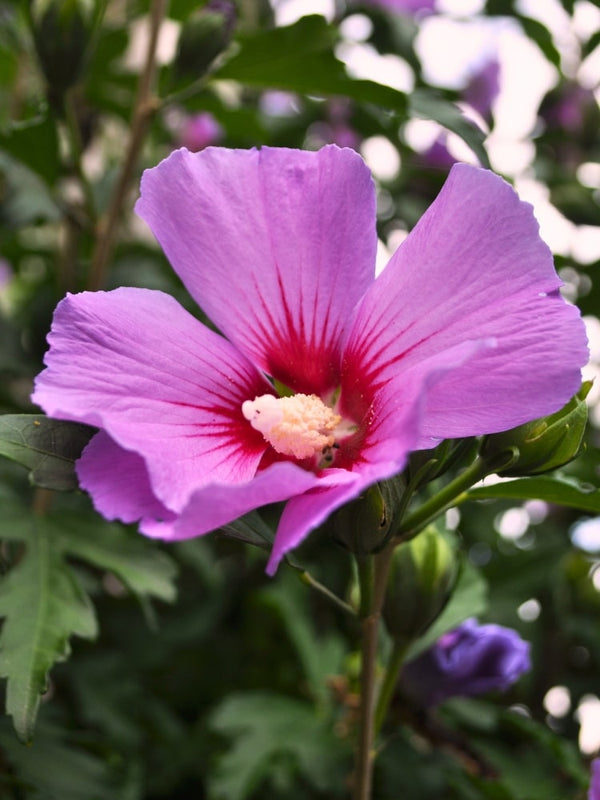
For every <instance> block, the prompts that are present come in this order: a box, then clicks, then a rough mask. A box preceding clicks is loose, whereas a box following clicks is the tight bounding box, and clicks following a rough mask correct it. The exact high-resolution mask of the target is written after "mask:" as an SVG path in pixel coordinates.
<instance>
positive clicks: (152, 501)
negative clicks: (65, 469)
mask: <svg viewBox="0 0 600 800" xmlns="http://www.w3.org/2000/svg"><path fill="white" fill-rule="evenodd" d="M77 476H78V477H79V485H80V486H81V488H82V489H84V490H85V491H86V492H89V494H90V495H91V497H92V501H93V503H94V508H95V509H96V511H98V512H99V513H100V514H102V516H103V517H106V519H119V520H121V522H138V521H140V520H141V525H140V528H141V530H142V531H144V529H145V528H146V527H149V528H151V529H152V530H153V531H155V533H154V535H158V534H157V533H156V531H157V530H161V531H162V538H168V534H169V531H170V529H171V523H172V522H173V520H174V519H175V518H176V515H175V514H173V513H172V512H171V511H169V509H168V508H166V507H165V506H164V505H163V504H162V503H161V502H160V500H158V499H157V498H156V497H155V495H154V493H153V491H152V487H151V485H150V478H149V477H148V470H147V468H146V462H145V461H144V459H143V458H142V457H141V456H140V455H138V454H137V453H133V452H131V451H130V450H123V448H122V447H119V445H118V444H116V442H113V440H112V439H111V438H110V436H108V435H107V434H106V433H105V432H104V431H100V432H99V433H97V434H96V435H95V436H94V438H93V439H92V440H91V441H90V443H89V444H88V445H87V447H86V448H85V450H84V451H83V453H82V455H81V458H80V459H79V461H78V462H77ZM144 532H145V531H144Z"/></svg>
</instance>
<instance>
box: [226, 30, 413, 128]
mask: <svg viewBox="0 0 600 800" xmlns="http://www.w3.org/2000/svg"><path fill="white" fill-rule="evenodd" d="M334 42H335V29H334V28H332V27H330V26H328V25H327V23H326V22H325V20H324V18H323V17H321V16H316V15H315V16H306V17H302V18H301V19H299V20H298V22H296V23H295V24H294V25H289V26H287V27H279V28H274V29H272V30H267V31H261V32H259V33H255V34H254V35H252V36H248V37H246V38H244V39H242V40H241V41H240V50H239V51H238V52H237V53H236V54H235V55H234V56H232V58H230V59H229V60H228V61H227V62H226V63H225V64H224V65H223V66H222V67H221V68H220V69H218V70H217V71H216V72H215V73H214V74H213V77H214V78H216V79H227V80H235V81H239V82H240V83H242V84H246V85H247V86H255V87H257V88H261V89H265V88H279V89H285V90H288V91H291V92H299V93H300V94H310V95H320V96H328V95H343V96H346V97H351V98H353V99H354V100H358V101H359V102H366V103H374V104H376V105H379V106H381V107H382V108H387V109H390V110H392V111H396V112H398V113H401V114H404V113H405V112H406V97H405V95H404V94H403V93H402V92H399V91H397V90H396V89H392V88H391V87H390V86H384V85H383V84H379V83H375V82H374V81H369V80H354V79H352V78H350V77H349V76H348V75H347V74H346V69H345V67H344V65H343V63H342V62H341V61H339V60H338V59H337V58H336V57H335V55H334V53H333V45H334Z"/></svg>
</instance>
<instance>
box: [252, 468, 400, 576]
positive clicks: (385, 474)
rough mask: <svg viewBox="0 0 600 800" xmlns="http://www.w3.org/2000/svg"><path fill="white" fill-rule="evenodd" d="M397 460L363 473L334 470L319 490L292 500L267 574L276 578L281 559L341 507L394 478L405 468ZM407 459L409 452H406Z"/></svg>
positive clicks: (365, 470) (278, 534) (283, 514)
mask: <svg viewBox="0 0 600 800" xmlns="http://www.w3.org/2000/svg"><path fill="white" fill-rule="evenodd" d="M398 455H399V459H398V460H397V461H392V462H385V461H381V462H379V463H377V464H369V465H362V467H361V469H360V471H357V472H348V471H346V470H331V471H330V472H329V473H328V474H326V475H324V476H323V477H322V478H321V479H320V480H319V483H318V485H317V486H316V487H314V488H313V489H311V490H310V491H308V492H306V493H305V494H302V495H299V496H296V497H292V499H291V500H290V501H289V502H288V503H287V504H286V506H285V508H284V509H283V513H282V515H281V519H280V520H279V526H278V528H277V534H276V536H275V541H274V543H273V549H272V551H271V557H270V558H269V562H268V564H267V574H269V575H273V574H274V573H275V571H276V570H277V567H278V566H279V563H280V561H281V559H282V558H283V557H284V556H285V554H286V553H289V551H290V550H293V549H294V547H297V546H298V545H299V544H300V543H301V542H302V541H303V540H304V539H305V538H306V537H307V536H308V534H309V533H310V531H312V530H314V529H315V528H317V527H318V526H319V525H321V524H322V523H323V522H324V521H325V520H326V519H327V517H328V516H329V515H330V514H332V513H333V512H334V511H336V510H337V509H338V508H340V507H341V506H343V505H344V503H349V502H350V501H351V500H355V499H356V498H357V497H358V496H359V495H360V494H361V493H362V492H363V491H364V490H365V489H366V488H367V487H369V486H371V485H372V484H374V483H375V482H376V481H378V480H385V479H386V478H390V477H391V476H392V475H395V474H396V473H398V472H399V470H400V469H401V468H402V466H403V462H404V461H405V460H406V459H405V458H404V459H402V458H401V456H400V453H398ZM404 456H406V452H405V453H404Z"/></svg>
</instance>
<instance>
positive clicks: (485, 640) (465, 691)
mask: <svg viewBox="0 0 600 800" xmlns="http://www.w3.org/2000/svg"><path fill="white" fill-rule="evenodd" d="M529 669H531V661H530V655H529V643H528V642H526V641H524V640H523V639H521V637H520V636H519V634H518V633H517V632H516V631H514V630H512V629H511V628H503V627H501V626H500V625H479V624H478V623H477V621H476V620H475V619H468V620H466V621H465V622H463V623H462V624H461V625H459V626H458V628H455V629H454V630H453V631H449V632H448V633H446V634H444V635H443V636H441V637H440V638H439V639H438V641H437V642H436V643H435V644H434V645H433V647H430V648H429V650H426V651H425V652H424V653H422V654H421V655H420V656H418V657H417V658H415V659H414V661H411V662H410V663H408V664H407V665H406V667H405V668H404V671H403V673H402V682H403V684H404V686H405V688H406V690H407V691H408V692H411V693H412V694H414V695H415V696H416V698H417V699H418V700H420V702H422V703H423V704H424V705H427V706H435V705H438V704H439V703H441V702H443V701H444V700H446V699H447V698H449V697H456V696H471V695H477V694H482V693H484V692H488V691H490V690H492V689H499V690H501V691H504V690H506V689H508V688H509V687H510V686H512V684H513V683H515V682H516V681H517V680H518V679H519V677H520V676H521V675H522V674H523V673H524V672H527V671H528V670H529Z"/></svg>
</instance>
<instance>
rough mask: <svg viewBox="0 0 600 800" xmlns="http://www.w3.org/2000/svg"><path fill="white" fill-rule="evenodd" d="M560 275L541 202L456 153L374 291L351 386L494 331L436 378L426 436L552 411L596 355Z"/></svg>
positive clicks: (506, 424)
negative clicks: (539, 216)
mask: <svg viewBox="0 0 600 800" xmlns="http://www.w3.org/2000/svg"><path fill="white" fill-rule="evenodd" d="M559 286H560V281H559V279H558V276H557V275H556V272H555V270H554V266H553V263H552V256H551V253H550V251H549V249H548V248H547V247H546V245H545V244H544V243H543V242H542V240H541V239H540V238H539V234H538V225H537V222H536V221H535V218H534V216H533V213H532V209H531V206H530V205H529V204H527V203H523V202H522V201H520V200H519V198H518V197H517V195H516V194H515V192H514V191H513V189H512V188H511V187H510V186H509V185H508V184H507V183H506V182H504V181H503V180H502V179H501V178H499V177H498V176H496V175H494V174H493V173H491V172H488V171H486V170H482V169H478V168H476V167H471V166H468V165H466V164H459V165H456V166H455V167H454V168H453V169H452V171H451V173H450V176H449V178H448V180H447V181H446V184H445V185H444V187H443V189H442V191H441V192H440V194H439V196H438V198H437V199H436V201H435V202H434V203H433V205H432V206H431V207H430V208H429V210H428V211H427V212H426V214H425V215H424V216H423V218H422V219H421V220H420V222H419V224H418V225H417V226H416V227H415V229H414V230H413V231H412V233H411V234H410V235H409V236H408V238H407V239H406V240H405V241H404V242H403V244H402V245H401V246H400V248H399V249H398V251H397V252H396V253H395V254H394V256H393V257H392V259H391V261H390V263H389V265H388V266H387V268H386V269H385V270H384V271H383V273H382V274H381V275H380V276H379V278H378V279H377V281H376V282H375V283H374V284H373V286H372V287H371V289H370V290H369V291H368V292H367V294H366V296H365V300H364V302H363V304H362V305H361V307H360V309H359V311H358V314H357V317H356V320H355V325H354V327H353V330H352V332H351V334H350V337H349V342H348V346H347V348H346V353H345V357H344V359H345V360H344V377H343V384H342V385H343V392H344V393H346V394H348V395H351V394H352V388H353V387H354V386H356V385H363V386H365V385H367V386H370V387H371V389H372V390H373V391H376V390H377V389H378V388H379V387H381V386H383V385H385V384H386V383H387V382H389V381H392V380H396V379H398V377H399V376H400V378H403V377H405V378H406V379H408V378H409V377H410V372H411V370H413V369H414V368H415V367H416V366H418V365H419V364H423V363H424V362H425V361H426V360H427V359H433V363H435V362H437V363H440V362H442V361H443V358H444V353H445V352H448V351H450V350H451V349H452V348H456V347H460V345H461V343H465V342H469V341H471V342H474V343H476V342H477V341H480V342H484V343H485V342H486V341H487V342H488V343H493V344H494V346H493V347H486V346H483V347H480V348H475V349H474V350H473V355H472V357H471V358H470V359H467V360H466V361H465V362H464V363H463V364H462V365H461V366H457V367H456V368H455V369H452V370H449V371H448V372H447V374H446V375H445V376H443V377H442V378H441V379H440V380H438V381H437V382H436V383H435V384H434V385H432V386H431V387H430V390H429V393H428V400H427V406H426V411H425V416H424V420H423V425H422V434H423V437H424V438H423V442H425V441H426V440H427V437H430V436H431V437H438V438H449V437H460V436H472V435H478V434H482V433H491V432H494V431H500V430H506V429H507V428H511V427H513V426H515V425H518V424H521V423H523V422H525V421H527V420H531V419H534V418H536V417H539V416H543V415H546V414H550V413H552V412H554V411H556V410H557V409H558V408H560V407H561V406H562V405H563V404H564V403H565V402H566V401H567V400H568V399H569V398H570V397H571V396H572V395H573V394H574V393H575V392H576V391H577V390H578V388H579V386H580V382H581V376H580V367H581V366H582V365H583V364H584V363H585V361H586V359H587V348H586V338H585V330H584V326H583V323H582V322H581V319H580V318H579V312H578V311H577V309H576V308H574V307H573V306H569V305H568V304H567V303H566V302H565V301H564V300H563V299H562V298H561V297H560V295H559V293H558V287H559ZM421 373H422V369H417V374H421ZM424 446H426V445H424Z"/></svg>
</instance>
